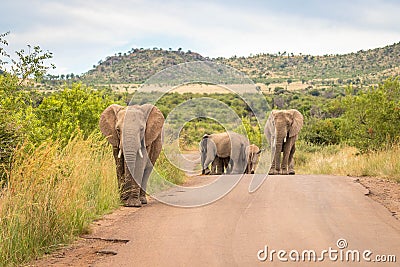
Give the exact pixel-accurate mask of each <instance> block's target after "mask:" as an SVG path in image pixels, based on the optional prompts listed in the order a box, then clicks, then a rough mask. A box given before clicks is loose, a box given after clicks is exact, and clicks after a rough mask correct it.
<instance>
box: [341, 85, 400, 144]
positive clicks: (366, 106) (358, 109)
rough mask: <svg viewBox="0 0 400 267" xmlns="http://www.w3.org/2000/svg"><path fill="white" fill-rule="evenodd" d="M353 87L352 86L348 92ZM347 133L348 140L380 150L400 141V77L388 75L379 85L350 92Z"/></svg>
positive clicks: (346, 122)
mask: <svg viewBox="0 0 400 267" xmlns="http://www.w3.org/2000/svg"><path fill="white" fill-rule="evenodd" d="M350 91H351V90H350V89H349V90H348V92H349V93H351V92H350ZM342 104H343V107H344V109H345V112H344V115H343V118H344V119H345V120H344V122H345V124H344V129H343V131H344V133H345V136H347V139H348V142H349V143H351V144H352V145H355V146H356V147H358V148H359V149H361V150H363V151H367V150H379V149H384V148H387V147H390V146H391V145H393V144H395V143H397V142H399V141H400V134H399V133H400V124H399V123H398V122H399V121H400V81H399V79H398V78H395V79H388V80H387V81H385V82H384V83H383V84H380V85H379V86H378V87H376V88H375V87H371V88H369V89H368V90H366V91H364V90H360V91H359V92H358V93H357V94H356V95H352V94H348V95H347V96H346V97H345V98H344V99H343V101H342Z"/></svg>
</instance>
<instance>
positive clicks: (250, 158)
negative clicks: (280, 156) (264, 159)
mask: <svg viewBox="0 0 400 267" xmlns="http://www.w3.org/2000/svg"><path fill="white" fill-rule="evenodd" d="M261 152H262V150H261V149H259V148H258V146H256V145H255V144H251V145H250V146H248V147H246V155H247V167H246V173H248V174H253V173H254V172H255V171H256V168H257V165H258V161H259V159H260V154H261Z"/></svg>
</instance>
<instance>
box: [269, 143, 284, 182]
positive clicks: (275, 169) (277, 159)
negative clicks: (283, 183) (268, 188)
mask: <svg viewBox="0 0 400 267" xmlns="http://www.w3.org/2000/svg"><path fill="white" fill-rule="evenodd" d="M282 146H283V143H277V144H276V147H275V150H274V154H273V157H274V159H273V160H272V164H271V169H270V170H269V172H268V174H269V175H275V174H279V172H280V170H281V151H282Z"/></svg>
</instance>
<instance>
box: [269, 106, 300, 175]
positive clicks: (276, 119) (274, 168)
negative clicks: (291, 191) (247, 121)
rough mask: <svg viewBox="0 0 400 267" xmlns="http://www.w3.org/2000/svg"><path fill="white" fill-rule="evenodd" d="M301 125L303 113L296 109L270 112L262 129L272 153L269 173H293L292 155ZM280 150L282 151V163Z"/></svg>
mask: <svg viewBox="0 0 400 267" xmlns="http://www.w3.org/2000/svg"><path fill="white" fill-rule="evenodd" d="M302 127H303V115H301V113H300V112H299V111H298V110H296V109H290V110H273V111H272V112H271V114H270V116H269V117H268V121H267V123H266V125H265V129H264V133H265V136H266V138H267V141H268V143H269V145H270V147H271V151H272V152H271V153H272V155H273V160H272V165H271V169H270V171H269V174H271V175H273V174H295V171H294V160H293V156H294V153H295V151H296V140H297V137H298V134H299V132H300V130H301V128H302ZM281 152H283V158H282V163H281Z"/></svg>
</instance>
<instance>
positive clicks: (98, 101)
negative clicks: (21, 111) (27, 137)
mask: <svg viewBox="0 0 400 267" xmlns="http://www.w3.org/2000/svg"><path fill="white" fill-rule="evenodd" d="M112 102H113V101H112V99H111V98H110V97H109V96H106V95H105V94H104V93H103V92H102V91H96V90H93V89H91V88H90V87H87V86H85V85H82V84H80V83H75V84H73V85H72V86H71V87H70V88H68V87H66V88H64V89H63V90H62V91H60V92H57V93H53V94H51V95H50V96H49V97H47V98H44V99H43V102H42V103H41V104H40V105H39V106H38V108H37V109H36V110H35V114H36V115H37V118H38V119H39V121H40V125H39V127H40V130H41V132H42V133H45V135H46V136H47V137H51V138H52V139H53V140H60V141H61V142H62V143H63V144H66V143H67V142H68V140H69V139H70V138H71V137H72V134H73V132H74V131H75V130H76V129H79V130H80V131H81V132H82V134H83V136H84V137H87V136H88V135H89V134H91V133H92V132H93V131H94V130H97V129H98V123H99V119H100V114H101V112H102V111H103V110H104V109H105V108H106V107H107V106H109V105H110V104H112Z"/></svg>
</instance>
